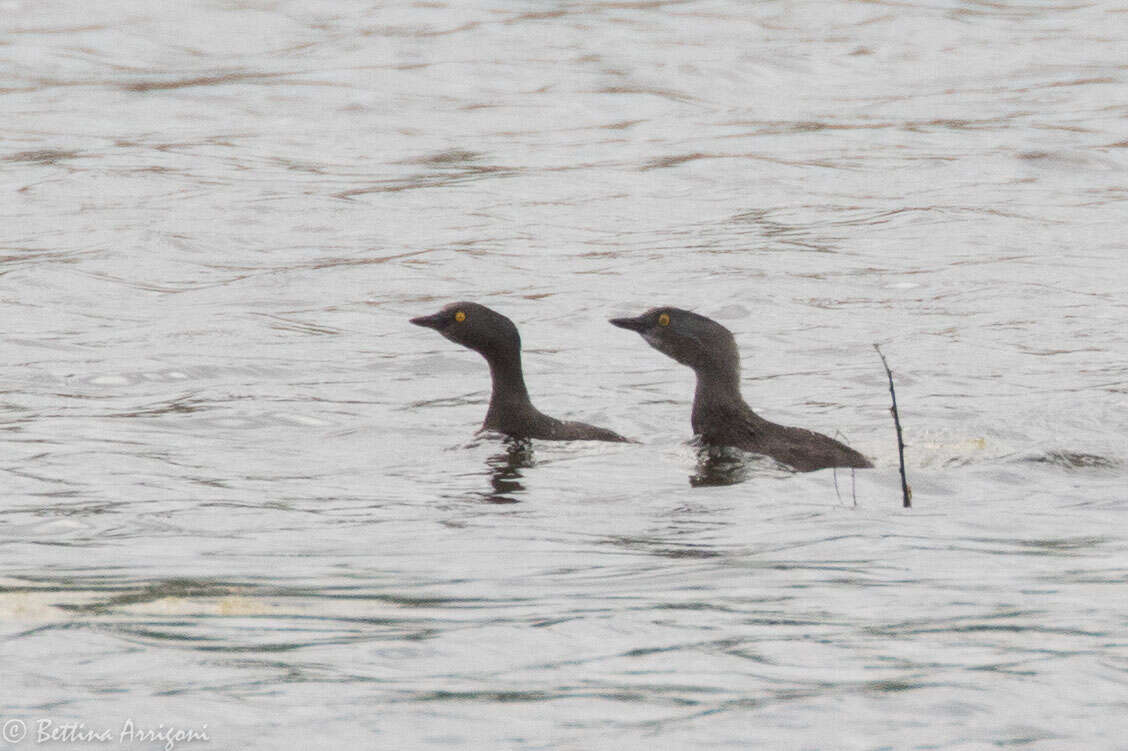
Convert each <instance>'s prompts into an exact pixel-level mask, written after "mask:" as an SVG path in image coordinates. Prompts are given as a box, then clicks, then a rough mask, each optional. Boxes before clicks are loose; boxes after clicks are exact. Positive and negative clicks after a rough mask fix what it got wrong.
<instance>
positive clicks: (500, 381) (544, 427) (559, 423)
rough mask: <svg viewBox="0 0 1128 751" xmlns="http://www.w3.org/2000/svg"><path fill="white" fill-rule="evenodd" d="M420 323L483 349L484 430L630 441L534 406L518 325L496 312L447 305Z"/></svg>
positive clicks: (520, 436) (473, 305) (515, 435)
mask: <svg viewBox="0 0 1128 751" xmlns="http://www.w3.org/2000/svg"><path fill="white" fill-rule="evenodd" d="M411 323H414V324H415V325H416V326H424V327H426V328H430V329H435V330H436V331H438V332H439V333H440V334H442V335H443V336H444V337H446V338H447V339H449V340H451V341H452V342H455V343H457V344H461V345H462V346H464V347H467V348H469V349H472V350H474V351H475V352H478V353H479V354H480V355H482V357H484V358H485V359H486V362H487V363H488V364H489V366H490V379H491V381H492V390H491V393H490V406H489V409H488V410H487V411H486V419H485V421H484V422H483V423H482V428H481V429H482V430H492V431H496V432H498V433H504V434H505V435H507V436H510V437H512V438H518V439H524V438H540V439H544V440H549V441H626V440H627V439H626V438H624V437H623V436H621V435H619V434H618V433H616V432H614V431H612V430H608V429H606V428H600V427H597V426H595V425H588V424H587V423H582V422H570V421H565V420H558V419H556V418H555V417H549V416H548V415H546V414H544V413H543V412H541V411H540V410H538V409H537V408H536V407H534V406H533V402H532V400H531V399H530V398H529V390H528V388H527V387H526V386H525V374H524V370H523V369H522V367H521V335H520V334H519V333H518V331H517V326H516V325H514V323H513V321H511V320H509V319H508V318H506V317H505V316H503V315H502V314H500V313H498V312H497V311H495V310H491V309H490V308H487V307H486V306H484V305H479V304H477V303H472V302H457V303H452V304H450V305H447V306H446V307H444V308H443V309H442V310H440V311H439V312H438V313H435V314H434V315H430V316H420V317H419V318H412V319H411Z"/></svg>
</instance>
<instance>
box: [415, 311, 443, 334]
mask: <svg viewBox="0 0 1128 751" xmlns="http://www.w3.org/2000/svg"><path fill="white" fill-rule="evenodd" d="M443 320H444V318H443V314H442V313H435V314H434V315H432V316H419V317H418V318H412V319H411V322H412V323H414V324H415V325H416V326H425V327H427V328H429V329H436V330H437V329H441V328H442V326H443Z"/></svg>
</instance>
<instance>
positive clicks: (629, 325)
mask: <svg viewBox="0 0 1128 751" xmlns="http://www.w3.org/2000/svg"><path fill="white" fill-rule="evenodd" d="M610 323H611V325H612V326H618V327H619V328H621V329H629V330H630V331H637V332H638V333H640V334H641V333H642V332H643V331H645V330H646V329H647V328H649V325H648V324H647V323H646V321H645V320H643V316H639V317H638V318H612V319H611V320H610Z"/></svg>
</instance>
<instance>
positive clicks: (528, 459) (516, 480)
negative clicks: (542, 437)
mask: <svg viewBox="0 0 1128 751" xmlns="http://www.w3.org/2000/svg"><path fill="white" fill-rule="evenodd" d="M505 443H506V450H505V451H504V452H503V453H500V454H494V455H493V456H491V457H490V458H489V459H487V460H486V466H487V467H488V468H489V475H490V486H491V487H492V490H491V491H490V492H488V493H485V494H483V496H482V497H483V498H484V499H485V500H486V501H489V502H490V503H518V502H520V498H518V497H517V496H518V495H520V494H522V493H524V492H525V486H524V485H522V484H521V477H522V473H521V470H523V469H529V468H531V467H533V466H535V465H536V461H535V459H536V457H535V455H534V454H533V445H532V441H527V440H526V441H521V440H514V439H506V441H505Z"/></svg>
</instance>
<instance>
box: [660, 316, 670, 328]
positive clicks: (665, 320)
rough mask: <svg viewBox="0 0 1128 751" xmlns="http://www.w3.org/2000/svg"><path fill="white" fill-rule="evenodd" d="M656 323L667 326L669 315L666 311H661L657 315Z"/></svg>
mask: <svg viewBox="0 0 1128 751" xmlns="http://www.w3.org/2000/svg"><path fill="white" fill-rule="evenodd" d="M658 325H659V326H669V325H670V316H669V314H668V313H663V314H662V315H660V316H658Z"/></svg>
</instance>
